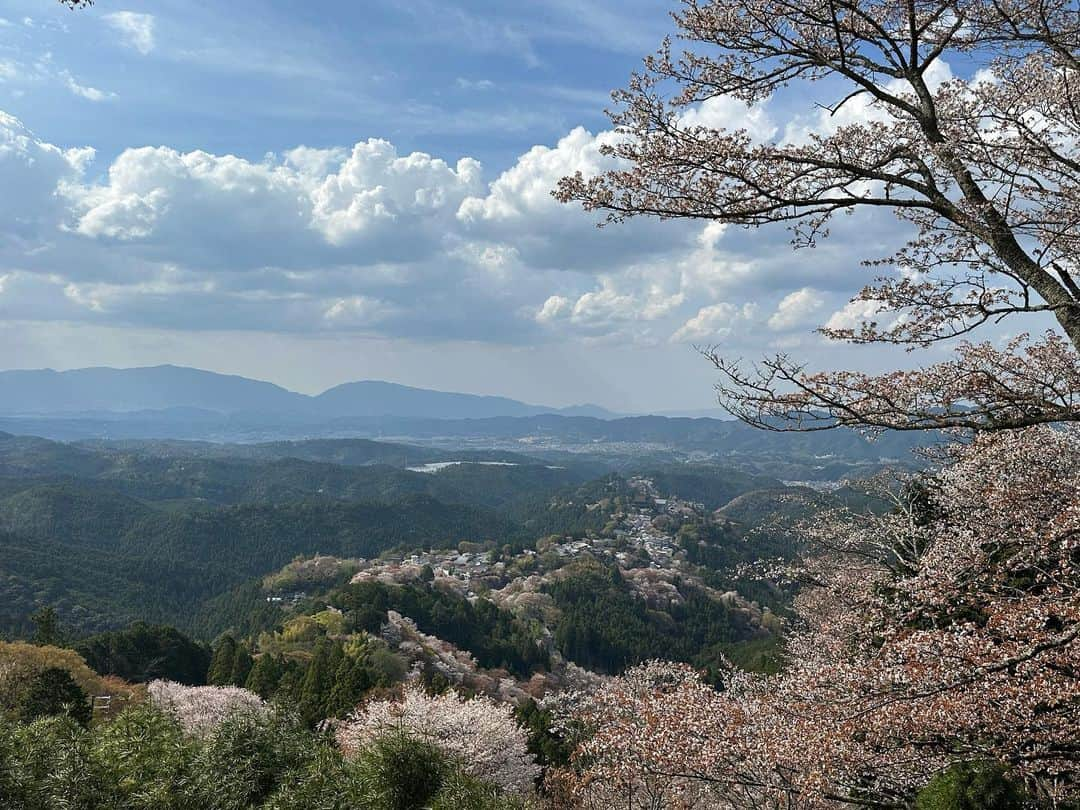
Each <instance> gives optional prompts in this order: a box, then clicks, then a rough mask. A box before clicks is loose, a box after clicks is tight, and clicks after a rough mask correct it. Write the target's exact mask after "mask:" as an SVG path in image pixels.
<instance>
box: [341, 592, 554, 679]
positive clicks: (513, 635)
mask: <svg viewBox="0 0 1080 810" xmlns="http://www.w3.org/2000/svg"><path fill="white" fill-rule="evenodd" d="M330 600H331V602H332V603H333V604H334V605H336V606H337V607H339V608H340V609H341V610H342V611H343V612H344V613H345V614H346V617H347V619H348V625H347V627H346V629H351V630H354V631H356V630H367V631H372V632H373V631H377V630H378V628H379V626H380V625H381V624H382V623H383V622H384V621H386V611H387V610H396V611H397V612H399V613H401V614H402V615H404V616H408V617H409V618H410V619H412V620H413V621H414V622H416V625H417V627H419V628H420V630H422V631H423V632H425V633H430V634H431V635H435V636H438V637H439V638H441V639H443V640H444V641H449V642H451V643H453V644H456V645H457V646H459V647H461V648H462V649H465V650H468V651H469V652H471V653H472V654H473V655H474V656H476V660H477V661H478V662H479V663H480V665H481V666H483V667H486V668H489V669H495V668H499V667H504V668H506V669H507V670H509V671H510V672H512V673H513V674H514V675H516V676H517V677H519V678H528V677H529V675H530V674H532V672H534V671H536V670H537V669H540V668H542V667H546V666H547V664H548V661H549V658H548V655H547V653H546V652H545V651H544V650H543V649H542V648H540V647H539V646H538V645H537V644H536V639H535V637H534V635H533V633H532V632H531V631H530V630H529V628H527V627H526V626H525V625H524V624H523V623H522V622H520V621H519V620H518V619H516V618H514V616H513V615H512V614H510V613H508V612H507V611H505V610H501V609H500V608H499V607H497V606H496V605H495V604H493V603H492V602H489V601H487V600H483V599H481V600H478V601H476V602H475V603H473V602H470V601H469V600H468V599H465V598H463V597H460V596H457V595H456V594H453V593H446V592H443V591H439V590H436V589H434V588H430V587H423V586H416V585H403V586H391V585H385V584H383V583H379V582H361V583H357V584H355V585H348V586H346V587H344V588H342V589H340V590H338V591H336V592H335V593H334V594H332V595H331V596H330Z"/></svg>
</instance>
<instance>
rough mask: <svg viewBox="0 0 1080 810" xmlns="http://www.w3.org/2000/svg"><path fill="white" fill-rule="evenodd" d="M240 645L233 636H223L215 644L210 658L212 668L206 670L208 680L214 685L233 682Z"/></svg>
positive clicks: (227, 684)
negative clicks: (234, 667) (234, 666)
mask: <svg viewBox="0 0 1080 810" xmlns="http://www.w3.org/2000/svg"><path fill="white" fill-rule="evenodd" d="M237 648H238V645H237V643H236V639H235V638H233V637H232V636H228V635H226V636H222V637H221V638H220V639H219V640H218V642H217V644H215V645H214V654H213V656H212V657H211V658H210V668H209V669H208V670H207V671H206V682H207V683H209V684H211V685H212V686H229V685H231V684H232V683H233V679H232V676H233V664H234V662H235V659H236V653H237Z"/></svg>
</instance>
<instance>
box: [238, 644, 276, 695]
mask: <svg viewBox="0 0 1080 810" xmlns="http://www.w3.org/2000/svg"><path fill="white" fill-rule="evenodd" d="M283 674H284V668H283V667H282V665H281V662H280V661H279V660H278V659H277V658H275V657H274V656H272V655H270V653H263V654H262V655H260V656H259V657H258V658H256V659H255V663H254V664H253V665H252V667H251V672H250V673H248V677H247V680H246V681H245V682H244V688H245V689H250V690H251V691H252V692H254V693H255V694H256V695H258V696H259V697H261V698H262V699H263V700H269V699H270V698H271V697H273V696H274V693H275V692H277V690H278V684H279V683H280V681H281V677H282V675H283Z"/></svg>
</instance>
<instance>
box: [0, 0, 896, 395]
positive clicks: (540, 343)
mask: <svg viewBox="0 0 1080 810" xmlns="http://www.w3.org/2000/svg"><path fill="white" fill-rule="evenodd" d="M669 8H670V7H669V6H668V5H667V4H665V3H662V2H645V1H644V0H621V1H620V2H604V1H603V0H594V1H593V2H589V3H582V2H577V0H545V1H544V2H517V3H505V2H479V1H475V2H466V1H465V0H460V2H457V3H454V2H435V0H406V2H364V3H338V2H318V3H313V2H279V1H274V0H267V1H264V2H260V3H256V2H247V1H246V0H244V1H243V2H231V3H197V2H188V1H187V0H185V2H177V1H175V0H158V1H157V2H154V3H137V2H127V1H126V0H125V2H122V3H120V2H113V0H98V2H97V3H96V5H95V6H94V7H92V8H90V9H88V10H83V11H78V12H71V11H67V10H65V9H64V8H62V7H60V5H59V4H57V3H53V2H51V0H33V2H29V0H26V1H17V0H0V19H2V20H3V22H2V23H0V185H3V186H4V187H5V188H7V189H9V191H10V193H7V194H6V200H0V367H12V368H14V367H19V368H29V367H42V366H50V367H55V368H70V367H78V366H85V365H117V366H123V365H143V364H155V363H163V362H171V363H180V364H186V365H194V366H200V367H204V368H212V369H215V370H220V371H226V372H231V373H240V374H246V375H249V376H254V377H259V378H263V379H270V380H273V381H274V382H278V383H280V384H283V385H286V386H289V387H291V388H294V389H298V390H304V391H309V392H310V391H318V390H321V389H323V388H325V387H329V386H330V385H333V384H336V383H339V382H342V381H346V380H351V379H362V378H378V379H388V380H394V381H398V382H403V383H407V384H413V385H421V386H430V387H437V388H443V389H453V390H466V391H476V392H481V393H496V394H504V395H508V396H515V397H519V398H522V399H526V400H530V401H534V402H544V403H550V404H558V405H565V404H570V403H576V402H583V401H593V402H597V403H599V404H602V405H605V406H607V407H610V408H613V409H616V410H620V411H645V410H663V409H696V408H707V407H709V406H710V405H711V402H712V393H711V377H710V374H709V369H708V368H707V366H706V365H705V364H704V363H703V361H702V360H701V359H700V358H699V357H698V356H697V355H696V354H695V352H694V351H693V349H692V348H691V346H692V344H694V343H720V344H722V345H724V346H726V347H729V350H730V353H733V354H738V355H748V356H754V355H759V354H763V353H768V352H770V351H776V350H785V351H791V352H793V353H796V352H800V351H801V352H805V353H807V354H809V355H810V356H812V357H814V358H815V359H820V360H825V361H828V362H830V363H832V364H834V365H835V364H843V365H847V366H855V365H867V364H869V365H875V364H878V365H880V363H881V362H882V361H881V358H880V356H875V357H872V358H871V357H868V356H867V354H866V352H865V350H864V351H863V352H861V353H859V352H857V351H852V350H849V349H842V348H841V349H835V348H830V349H826V348H825V347H823V346H822V344H821V340H820V339H819V338H818V337H816V336H814V335H813V334H812V329H813V327H814V326H816V325H818V324H820V323H823V322H825V321H826V320H828V319H830V318H833V317H847V316H846V315H845V314H844V313H843V311H842V308H843V306H844V304H845V302H846V300H847V298H848V297H849V296H850V295H851V294H853V293H854V292H855V291H856V289H857V287H858V279H857V278H856V277H855V276H854V275H853V272H852V271H853V270H854V269H855V268H856V266H857V264H858V260H859V258H861V257H862V256H865V255H867V254H868V253H869V254H871V255H884V254H887V253H889V252H891V248H892V247H895V245H896V243H897V240H898V234H897V231H896V228H895V226H894V224H893V222H892V220H891V219H888V218H887V217H875V218H870V217H866V216H861V215H860V216H858V217H856V220H855V221H854V224H853V225H852V226H851V227H849V230H848V236H847V237H843V236H841V237H840V238H838V239H835V240H833V241H831V242H829V243H827V244H826V245H824V246H823V247H820V248H818V249H816V250H815V251H812V252H807V253H804V254H793V253H792V252H791V251H790V249H789V245H788V240H789V235H788V234H787V233H786V232H785V231H783V230H781V229H777V230H762V231H755V232H746V231H741V230H732V229H723V228H719V227H717V226H702V225H700V224H697V225H688V224H685V223H656V222H646V221H637V222H633V223H631V224H628V225H623V226H619V227H618V228H608V229H604V230H597V229H596V228H595V227H594V220H593V218H591V217H589V216H587V215H585V214H583V213H582V212H580V211H579V210H576V209H573V208H570V207H567V206H560V205H558V204H557V203H555V202H554V201H553V200H552V199H551V198H550V195H549V191H550V189H551V188H552V187H553V185H554V184H555V182H557V180H558V178H559V177H560V176H562V175H563V174H566V173H568V172H571V171H574V170H577V169H582V170H584V171H586V172H588V171H590V170H598V169H600V168H602V167H603V166H604V165H605V164H604V160H603V159H602V158H601V157H600V156H599V154H598V151H597V148H598V145H599V144H600V143H602V142H603V141H604V140H605V139H610V137H611V133H609V132H607V129H608V122H607V119H606V118H605V116H604V115H603V109H604V107H605V105H606V104H607V103H608V94H609V92H610V90H611V89H612V88H614V87H617V86H620V85H622V84H623V83H624V82H625V81H626V78H627V76H628V75H629V73H630V72H631V71H632V70H633V69H635V67H636V66H637V65H638V64H640V60H641V57H642V56H643V55H645V54H646V53H648V52H650V51H651V50H653V49H654V48H655V47H656V46H657V45H658V44H659V43H660V41H661V40H662V38H663V37H664V35H665V34H668V33H670V32H671V21H670V19H669V18H668V16H667V11H668V10H669ZM802 101H803V102H805V101H807V99H805V98H803V99H802ZM700 115H701V116H702V118H703V120H706V121H709V122H712V123H714V124H715V125H717V126H727V127H737V126H746V127H748V128H749V129H750V130H751V132H754V133H756V134H758V135H760V136H761V137H772V136H775V135H776V133H778V132H783V131H787V130H790V128H791V127H793V126H795V127H797V126H806V125H808V124H812V123H813V121H814V116H815V115H817V113H816V112H815V111H814V110H813V108H812V107H810V106H807V107H806V108H805V109H794V108H791V107H790V105H788V104H779V103H776V104H771V105H763V106H762V107H760V108H757V109H755V110H747V109H746V108H745V107H743V106H742V105H740V104H737V103H734V102H730V101H727V100H723V99H721V100H717V102H716V103H715V104H711V105H708V106H707V107H706V108H703V109H702V110H700Z"/></svg>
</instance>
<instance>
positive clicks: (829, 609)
mask: <svg viewBox="0 0 1080 810" xmlns="http://www.w3.org/2000/svg"><path fill="white" fill-rule="evenodd" d="M941 452H942V453H943V454H944V455H945V456H946V458H945V459H943V460H944V461H945V462H946V464H945V466H944V468H943V469H942V470H941V471H940V472H938V473H936V474H933V475H928V476H925V477H923V478H921V479H919V480H918V481H916V482H912V485H910V486H908V487H906V488H903V489H902V490H900V491H898V492H894V494H893V497H894V499H895V502H896V507H897V508H896V509H895V510H893V511H892V512H890V513H888V514H886V515H883V516H881V515H877V516H876V515H867V514H862V513H855V512H849V511H846V510H844V509H837V510H834V511H832V512H829V513H825V514H822V515H819V516H818V517H817V518H816V519H815V520H814V521H813V522H812V523H811V524H808V525H807V526H806V527H805V531H806V533H807V535H808V538H807V539H809V540H811V541H813V542H814V543H815V545H816V546H817V547H818V548H819V549H821V553H820V554H819V555H817V556H815V557H812V558H810V559H809V560H808V561H807V562H806V563H805V564H803V565H801V566H800V567H799V568H798V569H797V570H796V571H795V572H794V573H796V574H797V576H798V577H799V579H800V580H801V581H802V582H803V584H804V586H805V587H804V588H803V590H802V591H801V592H800V595H799V597H798V598H797V602H796V619H795V620H794V621H793V622H792V624H791V627H790V629H789V632H788V635H787V638H786V641H785V644H786V655H785V658H786V667H785V669H784V670H783V671H782V672H781V673H780V674H778V675H774V676H754V675H749V674H747V673H738V672H730V673H729V674H728V676H727V678H726V679H725V683H724V688H723V690H722V691H717V690H714V689H711V688H709V687H708V686H707V685H705V684H704V683H703V682H702V681H701V679H700V678H699V677H698V675H697V673H694V672H693V671H691V670H689V669H688V668H686V667H684V666H681V665H670V664H659V663H653V664H649V665H646V666H643V667H640V668H638V669H636V670H632V671H630V672H629V673H627V675H626V676H625V677H623V678H621V679H616V680H614V681H612V682H610V683H609V684H607V685H606V686H605V687H604V688H603V689H601V690H599V691H598V692H597V693H595V694H594V695H591V696H589V697H588V698H586V699H585V707H584V709H583V710H582V711H580V712H579V713H578V714H577V716H578V717H580V718H583V719H585V721H586V722H587V723H588V724H589V725H590V726H591V727H592V729H593V734H592V736H591V737H590V738H589V739H587V741H586V742H585V743H583V744H582V746H581V747H580V749H579V751H578V753H577V760H578V763H579V769H578V773H577V775H576V777H575V789H576V792H577V793H578V794H579V795H580V796H581V797H582V801H583V802H586V803H587V802H593V803H595V804H597V805H599V804H602V803H604V802H608V801H610V800H611V797H613V796H616V795H621V796H623V798H624V803H623V806H630V807H659V806H686V807H724V808H727V807H732V808H744V807H745V808H751V807H752V808H758V807H775V808H786V807H800V808H802V807H819V806H820V807H836V806H845V805H864V806H870V807H902V806H906V803H907V802H909V801H910V799H911V797H912V795H913V794H914V792H915V791H916V790H917V789H918V788H919V787H921V786H922V785H925V784H926V783H927V782H928V781H929V780H930V779H931V777H932V776H933V775H934V774H935V773H937V772H940V771H942V770H943V769H946V768H948V767H949V766H951V765H953V764H955V763H961V762H995V763H1000V764H1002V765H1004V766H1005V767H1007V768H1008V769H1009V770H1010V773H1011V774H1012V776H1014V777H1015V778H1018V779H1021V780H1023V781H1025V782H1026V783H1027V785H1028V786H1029V788H1030V791H1031V793H1032V795H1033V796H1035V797H1037V798H1041V799H1044V800H1046V801H1048V802H1053V801H1065V800H1075V799H1076V798H1078V797H1080V768H1078V766H1077V763H1078V762H1080V735H1078V733H1077V729H1080V641H1078V638H1080V577H1078V575H1077V574H1078V570H1077V565H1078V564H1080V430H1077V429H1073V428H1069V429H1060V428H1058V429H1054V428H1049V427H1033V428H1027V429H1025V430H1020V431H1008V432H1001V433H989V434H983V435H980V436H978V437H977V438H976V439H975V440H974V441H973V442H972V443H970V444H962V445H960V444H958V445H954V446H951V447H949V448H947V449H945V450H942V451H941ZM915 484H917V486H916V485H915ZM631 795H632V796H636V797H637V798H636V799H635V800H634V801H633V803H632V804H626V797H627V796H631ZM680 802H682V804H681V805H680V804H679V803H680Z"/></svg>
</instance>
